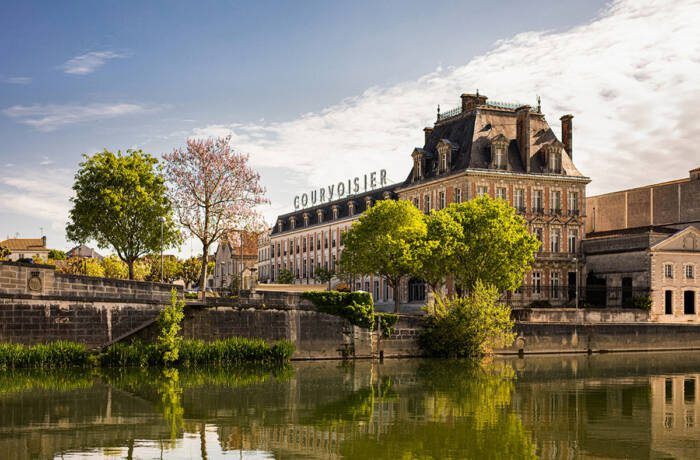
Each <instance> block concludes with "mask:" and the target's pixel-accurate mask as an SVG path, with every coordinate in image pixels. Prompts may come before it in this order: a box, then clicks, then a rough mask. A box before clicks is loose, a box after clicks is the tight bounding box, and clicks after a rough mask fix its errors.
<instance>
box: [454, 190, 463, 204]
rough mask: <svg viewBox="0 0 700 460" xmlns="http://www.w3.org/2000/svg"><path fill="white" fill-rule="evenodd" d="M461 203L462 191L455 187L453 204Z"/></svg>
mask: <svg viewBox="0 0 700 460" xmlns="http://www.w3.org/2000/svg"><path fill="white" fill-rule="evenodd" d="M461 202H462V189H461V188H459V187H455V203H461Z"/></svg>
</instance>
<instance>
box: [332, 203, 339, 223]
mask: <svg viewBox="0 0 700 460" xmlns="http://www.w3.org/2000/svg"><path fill="white" fill-rule="evenodd" d="M332 209H333V220H335V219H337V218H338V206H335V205H334V206H333V208H332Z"/></svg>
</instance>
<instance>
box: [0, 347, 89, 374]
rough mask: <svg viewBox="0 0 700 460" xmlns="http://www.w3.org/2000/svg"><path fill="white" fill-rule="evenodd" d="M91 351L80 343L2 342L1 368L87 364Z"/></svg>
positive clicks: (43, 367) (47, 367)
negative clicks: (26, 343)
mask: <svg viewBox="0 0 700 460" xmlns="http://www.w3.org/2000/svg"><path fill="white" fill-rule="evenodd" d="M90 363H91V357H90V351H88V349H87V347H86V346H85V345H83V344H80V343H75V342H68V341H57V342H50V343H45V344H37V345H20V344H16V343H0V369H21V368H39V369H58V368H65V367H77V366H87V365H89V364H90Z"/></svg>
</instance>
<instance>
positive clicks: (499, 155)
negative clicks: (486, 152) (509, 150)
mask: <svg viewBox="0 0 700 460" xmlns="http://www.w3.org/2000/svg"><path fill="white" fill-rule="evenodd" d="M494 150H495V152H494V159H493V166H494V168H496V169H506V149H505V148H504V147H503V146H501V145H499V146H495V148H494Z"/></svg>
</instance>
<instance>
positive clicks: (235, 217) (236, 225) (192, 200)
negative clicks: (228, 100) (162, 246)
mask: <svg viewBox="0 0 700 460" xmlns="http://www.w3.org/2000/svg"><path fill="white" fill-rule="evenodd" d="M230 140H231V138H230V136H229V137H225V138H218V139H206V140H201V139H188V140H187V146H186V148H184V149H174V150H173V151H172V153H169V154H166V155H164V156H163V158H165V161H166V167H165V171H166V176H167V178H168V181H169V182H170V184H171V186H172V188H171V196H172V199H173V202H174V203H175V207H176V209H177V215H178V219H179V221H180V224H181V225H182V226H183V227H185V229H187V230H188V231H189V232H190V233H191V234H192V235H193V236H195V237H196V238H197V239H199V241H200V242H201V243H202V261H203V263H202V266H201V269H202V271H201V274H200V278H199V287H200V289H201V291H202V300H204V299H205V294H204V293H205V287H206V281H207V270H208V267H209V264H208V263H207V262H208V261H209V248H210V247H211V245H212V244H213V243H215V242H216V241H218V240H219V238H221V237H222V236H223V235H225V234H226V233H228V232H230V231H231V230H234V229H236V230H243V229H248V230H254V229H256V228H257V227H258V226H259V225H260V216H259V214H258V212H257V211H256V206H257V205H259V204H262V203H266V202H267V200H266V199H265V198H264V196H263V194H264V192H265V190H264V189H263V187H262V186H261V185H260V175H259V174H258V173H257V172H255V170H254V169H253V168H252V167H251V166H250V165H249V164H248V155H245V154H242V153H237V152H234V151H233V149H232V148H231V146H230V145H229V144H230Z"/></svg>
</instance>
